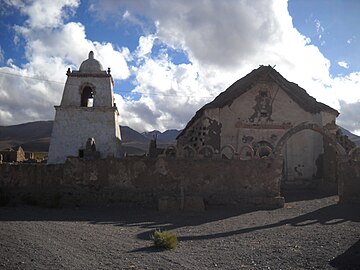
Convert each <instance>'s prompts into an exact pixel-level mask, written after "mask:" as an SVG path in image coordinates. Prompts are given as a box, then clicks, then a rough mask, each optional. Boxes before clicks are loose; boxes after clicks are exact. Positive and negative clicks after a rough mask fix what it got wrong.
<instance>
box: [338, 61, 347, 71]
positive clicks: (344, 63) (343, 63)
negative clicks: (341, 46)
mask: <svg viewBox="0 0 360 270" xmlns="http://www.w3.org/2000/svg"><path fill="white" fill-rule="evenodd" d="M337 64H338V65H339V66H340V67H343V68H346V69H348V68H349V64H348V63H346V62H345V61H339V62H337Z"/></svg>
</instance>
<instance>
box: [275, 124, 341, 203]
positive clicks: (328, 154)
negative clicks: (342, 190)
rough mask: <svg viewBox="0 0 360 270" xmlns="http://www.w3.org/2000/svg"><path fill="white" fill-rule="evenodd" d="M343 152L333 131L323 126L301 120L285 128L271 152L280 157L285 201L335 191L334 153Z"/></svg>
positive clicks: (335, 169)
mask: <svg viewBox="0 0 360 270" xmlns="http://www.w3.org/2000/svg"><path fill="white" fill-rule="evenodd" d="M345 154H346V152H345V150H344V148H343V147H342V146H341V145H340V144H339V143H338V142H337V141H336V138H335V136H334V134H332V133H331V132H330V131H329V130H328V129H326V128H323V127H320V126H318V125H317V124H314V123H302V124H300V125H298V126H295V127H293V128H291V129H289V130H288V131H287V132H286V133H285V134H284V135H283V136H282V137H281V138H280V140H279V141H278V143H277V144H276V146H275V148H274V151H273V155H274V156H277V157H280V156H281V157H282V158H283V160H284V166H283V179H282V182H281V193H282V195H283V196H284V197H285V199H286V200H287V201H291V200H292V199H293V198H300V197H301V198H305V197H306V198H310V197H311V196H313V197H318V196H323V195H330V194H331V195H335V194H336V193H337V175H338V173H337V156H338V155H345ZM299 196H300V197H299ZM309 196H310V197H309Z"/></svg>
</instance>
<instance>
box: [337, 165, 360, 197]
mask: <svg viewBox="0 0 360 270" xmlns="http://www.w3.org/2000/svg"><path fill="white" fill-rule="evenodd" d="M339 171H340V173H339V175H338V194H339V202H340V203H356V204H360V159H350V160H346V161H342V162H340V164H339Z"/></svg>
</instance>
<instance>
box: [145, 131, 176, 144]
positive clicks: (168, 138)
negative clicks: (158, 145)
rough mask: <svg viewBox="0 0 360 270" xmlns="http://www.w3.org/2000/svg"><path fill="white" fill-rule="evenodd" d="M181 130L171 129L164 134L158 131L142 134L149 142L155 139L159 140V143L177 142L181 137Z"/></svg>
mask: <svg viewBox="0 0 360 270" xmlns="http://www.w3.org/2000/svg"><path fill="white" fill-rule="evenodd" d="M180 132H181V130H177V129H169V130H166V131H164V132H160V131H158V130H154V131H150V132H143V133H141V134H142V135H143V136H144V137H145V138H147V139H148V140H152V139H154V138H156V139H157V141H158V142H175V141H176V137H177V135H179V134H180Z"/></svg>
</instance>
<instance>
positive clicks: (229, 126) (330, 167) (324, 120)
mask: <svg viewBox="0 0 360 270" xmlns="http://www.w3.org/2000/svg"><path fill="white" fill-rule="evenodd" d="M338 115H339V113H338V111H336V110H335V109H333V108H331V107H329V106H327V105H325V104H323V103H321V102H318V101H316V100H315V99H314V98H313V97H311V96H310V95H309V94H308V93H307V92H306V91H305V90H304V89H302V88H301V87H300V86H298V85H297V84H295V83H292V82H289V81H287V80H286V79H285V78H284V77H283V76H282V75H281V74H280V73H278V72H277V71H276V70H275V69H274V68H273V67H271V66H260V67H259V68H257V69H255V70H253V71H252V72H251V73H249V74H248V75H246V76H245V77H243V78H241V79H239V80H238V81H236V82H235V83H234V84H232V85H231V86H230V87H229V88H227V89H226V90H225V91H224V92H223V93H221V94H220V95H219V96H217V97H216V98H215V99H214V100H213V101H212V102H210V103H208V104H206V105H204V106H203V107H202V108H201V109H200V110H199V111H197V112H196V114H195V115H194V117H193V118H192V119H191V120H190V122H189V123H188V124H187V126H186V127H185V128H184V130H183V131H182V132H181V133H180V134H179V136H178V137H177V148H178V149H179V151H181V152H182V154H183V155H184V152H186V151H187V150H189V149H190V150H192V152H193V153H205V154H206V151H204V149H207V150H209V149H210V150H211V151H212V152H214V154H215V155H218V156H219V155H220V158H227V159H233V158H239V159H251V158H254V157H255V158H256V157H257V158H266V157H267V156H270V155H272V154H273V153H274V152H275V151H276V146H278V145H282V143H283V142H285V143H284V145H283V147H281V149H279V150H280V152H281V153H278V154H281V156H282V157H283V159H284V168H283V174H284V179H286V180H287V181H297V180H300V181H301V180H304V179H313V178H326V177H330V178H332V179H333V180H334V181H335V171H334V170H335V169H336V161H335V158H336V154H335V150H334V149H333V148H332V147H329V141H327V139H326V138H327V137H330V138H332V137H331V136H334V137H335V136H336V132H337V130H338V127H337V126H336V124H335V121H336V117H337V116H338ZM305 127H306V128H305ZM308 127H309V128H308ZM298 130H300V131H299V132H298ZM323 130H324V131H326V132H328V133H329V135H330V136H327V134H325V135H326V136H324V134H322V133H324V132H323ZM292 131H293V133H294V134H292V133H291V132H292ZM319 131H320V132H319ZM287 132H288V133H287ZM289 132H290V133H291V136H289V137H287V136H286V139H285V138H283V136H284V135H285V134H289Z"/></svg>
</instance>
